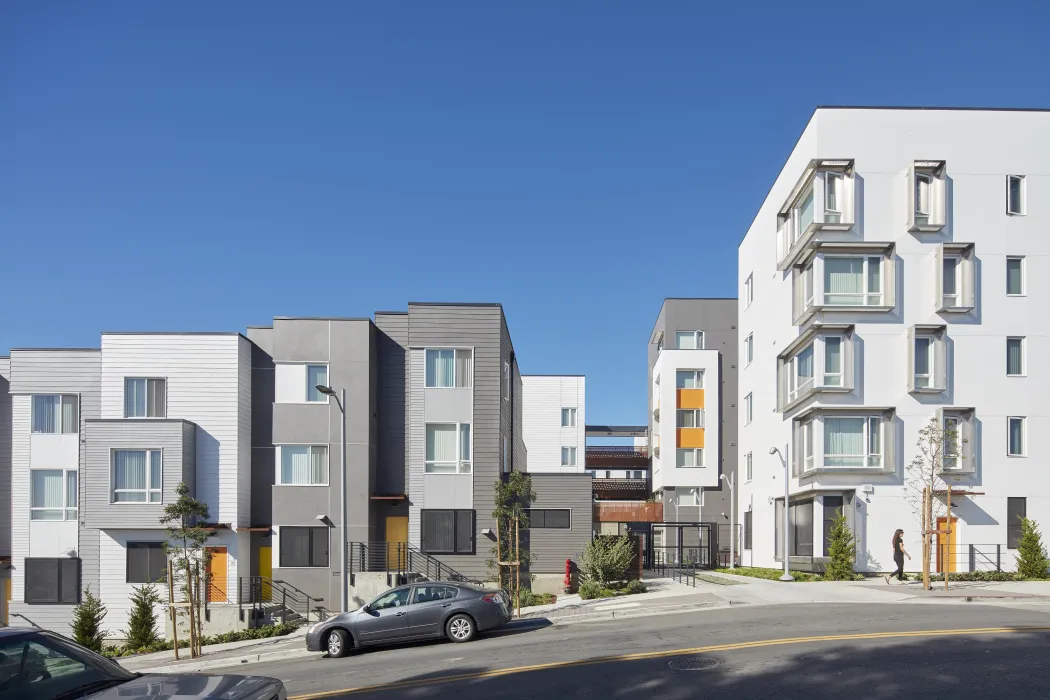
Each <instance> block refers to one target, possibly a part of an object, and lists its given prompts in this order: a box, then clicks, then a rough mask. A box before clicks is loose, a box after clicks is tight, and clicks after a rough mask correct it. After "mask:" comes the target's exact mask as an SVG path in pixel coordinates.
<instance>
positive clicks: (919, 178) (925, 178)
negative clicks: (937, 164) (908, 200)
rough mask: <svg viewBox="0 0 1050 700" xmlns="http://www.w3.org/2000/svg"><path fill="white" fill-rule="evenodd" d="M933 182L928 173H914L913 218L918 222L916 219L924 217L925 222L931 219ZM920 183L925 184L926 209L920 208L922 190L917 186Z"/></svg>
mask: <svg viewBox="0 0 1050 700" xmlns="http://www.w3.org/2000/svg"><path fill="white" fill-rule="evenodd" d="M933 181H934V177H933V175H932V174H930V173H923V172H917V173H915V212H914V215H915V218H916V222H918V217H920V216H925V217H926V220H927V222H929V219H930V218H932V217H933ZM921 183H925V184H926V208H925V209H923V208H922V197H920V196H919V195H920V194H922V188H921V187H920V186H919V185H920V184H921Z"/></svg>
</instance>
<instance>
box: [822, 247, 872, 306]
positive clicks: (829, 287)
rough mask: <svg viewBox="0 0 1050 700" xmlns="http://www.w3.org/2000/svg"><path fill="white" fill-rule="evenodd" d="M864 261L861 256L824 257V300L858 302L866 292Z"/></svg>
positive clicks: (832, 302)
mask: <svg viewBox="0 0 1050 700" xmlns="http://www.w3.org/2000/svg"><path fill="white" fill-rule="evenodd" d="M863 274H864V263H863V261H862V260H861V259H860V258H825V259H824V302H825V303H826V304H856V303H858V302H859V301H860V295H861V294H863V293H864V286H863Z"/></svg>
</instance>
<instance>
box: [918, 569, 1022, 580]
mask: <svg viewBox="0 0 1050 700" xmlns="http://www.w3.org/2000/svg"><path fill="white" fill-rule="evenodd" d="M912 577H913V576H912V575H909V576H908V578H912ZM914 580H916V581H921V580H922V575H921V574H916V575H914ZM930 580H931V581H943V580H944V574H930ZM948 580H949V581H978V582H980V581H984V582H993V581H1021V580H1023V579H1022V577H1020V576H1018V575H1017V574H1015V573H1014V572H1012V571H962V572H959V573H957V574H953V573H949V574H948Z"/></svg>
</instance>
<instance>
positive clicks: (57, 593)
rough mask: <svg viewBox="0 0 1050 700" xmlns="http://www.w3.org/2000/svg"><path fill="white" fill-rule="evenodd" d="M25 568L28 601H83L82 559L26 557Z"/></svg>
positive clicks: (30, 602) (64, 602)
mask: <svg viewBox="0 0 1050 700" xmlns="http://www.w3.org/2000/svg"><path fill="white" fill-rule="evenodd" d="M24 569H25V597H24V599H23V600H25V602H26V603H29V604H30V605H32V604H40V603H62V604H67V605H76V604H78V603H80V559H73V558H70V557H61V558H57V559H56V558H36V557H35V558H29V557H26V559H25V560H24Z"/></svg>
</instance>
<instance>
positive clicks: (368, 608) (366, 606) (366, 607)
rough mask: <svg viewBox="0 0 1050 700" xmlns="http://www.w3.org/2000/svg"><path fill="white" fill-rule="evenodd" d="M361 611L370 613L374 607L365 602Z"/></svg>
mask: <svg viewBox="0 0 1050 700" xmlns="http://www.w3.org/2000/svg"><path fill="white" fill-rule="evenodd" d="M361 612H363V613H365V614H368V613H370V612H372V608H370V607H368V603H365V604H364V605H362V606H361Z"/></svg>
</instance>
